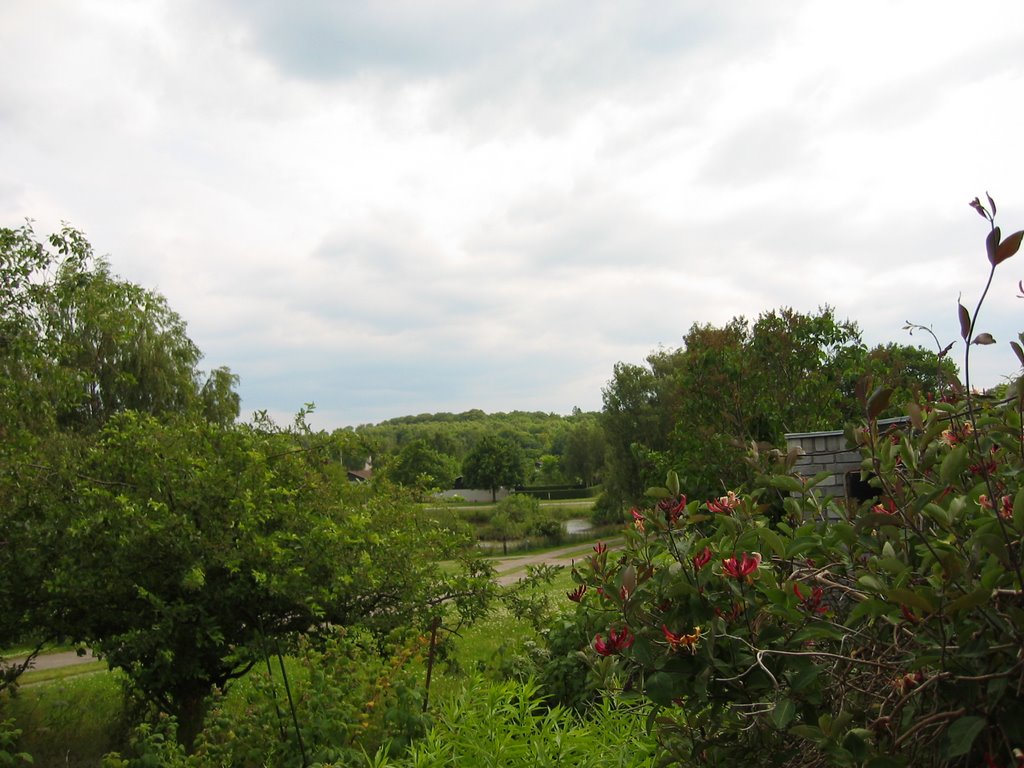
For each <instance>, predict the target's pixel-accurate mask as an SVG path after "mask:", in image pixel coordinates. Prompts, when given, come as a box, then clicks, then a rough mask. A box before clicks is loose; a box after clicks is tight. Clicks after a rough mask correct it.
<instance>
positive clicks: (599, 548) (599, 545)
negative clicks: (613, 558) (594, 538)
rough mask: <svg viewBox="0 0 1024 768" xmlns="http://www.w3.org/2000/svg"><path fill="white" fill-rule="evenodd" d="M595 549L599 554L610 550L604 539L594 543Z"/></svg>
mask: <svg viewBox="0 0 1024 768" xmlns="http://www.w3.org/2000/svg"><path fill="white" fill-rule="evenodd" d="M594 551H595V552H597V554H599V555H603V554H604V553H605V552H607V551H608V545H607V544H605V543H604V542H603V541H599V542H597V544H595V545H594Z"/></svg>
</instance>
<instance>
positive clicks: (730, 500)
mask: <svg viewBox="0 0 1024 768" xmlns="http://www.w3.org/2000/svg"><path fill="white" fill-rule="evenodd" d="M739 505H740V499H739V497H738V496H737V495H736V492H735V491H729V492H728V493H727V494H726V495H725V496H719V497H718V498H717V499H711V500H709V501H708V504H707V506H708V511H709V512H714V513H717V514H719V515H731V514H732V511H733V510H734V509H736V507H738V506H739Z"/></svg>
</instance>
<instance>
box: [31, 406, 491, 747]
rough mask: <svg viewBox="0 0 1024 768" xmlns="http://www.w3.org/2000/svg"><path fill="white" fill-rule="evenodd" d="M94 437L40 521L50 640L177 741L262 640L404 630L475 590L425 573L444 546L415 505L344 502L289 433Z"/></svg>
mask: <svg viewBox="0 0 1024 768" xmlns="http://www.w3.org/2000/svg"><path fill="white" fill-rule="evenodd" d="M97 437H98V439H97V441H96V443H95V444H94V446H92V447H91V448H90V450H89V451H88V452H87V454H86V456H85V457H84V460H83V461H82V463H81V464H80V465H79V466H77V467H75V468H74V474H73V475H71V476H67V477H64V478H63V482H64V488H63V496H64V504H63V506H62V507H61V508H59V509H58V510H56V511H55V515H54V517H53V519H52V525H54V526H56V527H60V528H61V529H62V530H63V531H64V535H63V537H62V540H61V545H60V547H59V548H58V550H57V552H58V558H57V561H56V562H55V563H54V567H53V574H52V575H51V577H50V580H49V589H50V595H49V604H50V606H51V608H52V609H53V611H54V625H53V627H52V628H53V630H54V632H55V633H59V634H62V635H65V636H67V637H69V638H72V639H73V640H76V641H82V642H86V643H89V644H90V645H91V646H92V647H94V648H95V649H97V650H98V651H99V652H100V653H101V654H103V655H104V656H105V658H106V659H107V660H108V662H109V664H110V665H111V666H112V667H116V668H119V669H122V670H123V671H124V672H125V674H126V675H127V676H128V678H129V679H130V680H131V681H132V683H133V684H134V685H135V686H136V687H137V688H138V690H140V691H141V692H143V693H144V694H145V695H146V696H147V697H148V698H149V699H150V700H151V701H152V702H153V703H154V704H155V705H157V706H158V707H159V708H161V709H162V710H164V711H166V712H169V713H171V714H173V715H175V716H176V717H177V718H178V723H179V728H180V738H181V740H182V742H183V743H184V744H186V745H189V744H191V742H192V739H193V738H194V736H195V734H196V733H197V732H198V729H199V727H200V724H201V722H202V717H203V714H204V712H205V709H206V705H207V702H208V697H209V694H210V690H211V688H212V687H214V686H217V687H223V686H225V685H226V684H227V683H228V682H229V681H231V680H232V679H234V678H236V677H238V676H240V675H242V674H244V673H245V672H246V671H247V670H248V669H249V668H251V666H252V665H253V664H254V663H256V662H257V661H259V660H260V658H261V653H263V652H264V651H265V648H266V647H267V646H266V644H267V643H268V642H273V641H278V640H287V639H288V638H290V637H293V636H295V635H297V634H300V633H314V634H315V633H316V632H317V630H318V628H319V627H324V626H327V625H341V626H351V625H355V624H360V625H362V626H365V627H367V628H368V629H370V630H371V631H373V632H374V633H375V634H376V635H377V636H378V637H381V638H383V637H385V636H387V635H388V634H390V633H391V632H394V631H396V630H399V631H405V632H409V631H415V630H417V629H419V628H421V627H422V624H423V614H424V613H426V612H428V610H429V609H430V606H435V605H440V604H441V603H442V602H444V601H445V600H447V599H449V598H451V599H455V598H458V599H460V600H469V599H470V598H471V597H472V596H473V595H475V594H477V595H478V594H480V590H483V592H484V593H486V591H487V589H489V587H487V586H486V584H484V583H483V582H482V581H481V580H480V579H476V580H474V578H473V575H472V574H462V573H460V574H454V575H446V574H443V573H441V572H440V571H439V570H438V568H437V567H436V565H435V564H434V563H435V559H436V558H437V557H443V556H451V557H455V556H456V554H457V550H456V548H455V547H456V545H457V544H459V542H456V541H453V540H452V538H451V536H450V535H449V534H448V532H447V531H445V530H444V529H443V528H441V527H440V526H438V525H435V524H433V523H432V522H431V521H430V520H429V519H428V518H426V517H424V515H423V513H422V512H421V511H420V510H419V509H418V508H417V507H416V506H415V505H412V504H410V503H405V502H402V501H401V500H399V499H395V498H391V497H385V496H381V495H379V494H377V495H373V494H370V493H365V494H364V495H362V496H361V497H360V498H359V499H358V503H354V502H355V500H346V494H347V493H359V491H352V490H349V489H348V488H347V483H344V481H341V482H339V481H338V479H337V476H336V475H334V474H332V472H331V470H333V469H334V466H335V465H334V463H333V462H329V461H328V462H325V461H324V458H325V457H324V455H323V452H322V451H320V450H317V446H316V445H315V443H316V442H317V441H316V440H313V441H312V442H313V443H314V445H313V447H309V446H308V445H306V444H305V443H308V442H310V441H306V440H303V439H301V438H302V435H301V434H296V433H294V432H292V431H280V430H271V429H266V428H257V427H250V426H244V425H243V426H230V427H224V426H221V425H217V424H212V423H210V422H208V421H206V420H203V419H199V418H185V417H179V418H169V419H164V420H163V421H158V420H157V419H155V418H154V417H152V416H147V415H143V414H137V413H132V412H126V413H123V414H117V415H115V416H113V417H111V418H110V419H109V420H108V421H107V423H106V424H105V425H104V427H103V428H102V429H101V430H100V432H99V434H98V436H97ZM474 590H475V591H474Z"/></svg>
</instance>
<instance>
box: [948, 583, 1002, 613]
mask: <svg viewBox="0 0 1024 768" xmlns="http://www.w3.org/2000/svg"><path fill="white" fill-rule="evenodd" d="M991 597H992V590H991V589H988V588H986V587H978V589H976V590H974V591H973V592H968V593H967V594H965V595H961V596H960V597H958V598H957V599H956V600H954V601H953V602H951V603H950V604H949V605H947V606H946V613H948V614H950V615H953V614H955V613H959V612H960V611H966V610H970V609H971V608H977V607H978V606H979V605H983V604H984V603H987V602H988V601H989V599H990V598H991Z"/></svg>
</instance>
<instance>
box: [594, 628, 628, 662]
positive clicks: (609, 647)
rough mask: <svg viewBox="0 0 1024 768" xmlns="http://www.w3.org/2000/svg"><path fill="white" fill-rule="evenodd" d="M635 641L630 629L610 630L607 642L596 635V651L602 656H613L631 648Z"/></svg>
mask: <svg viewBox="0 0 1024 768" xmlns="http://www.w3.org/2000/svg"><path fill="white" fill-rule="evenodd" d="M634 639H635V638H634V637H633V634H632V633H631V632H630V631H629V627H623V628H622V629H621V630H615V629H609V630H608V641H607V642H605V639H604V638H603V637H601V635H600V634H597V635H594V650H595V651H597V652H598V653H599V654H601V655H602V656H611V655H613V654H616V653H618V652H619V651H624V650H626V649H627V648H629V647H630V646H631V645H633V640H634Z"/></svg>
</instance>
